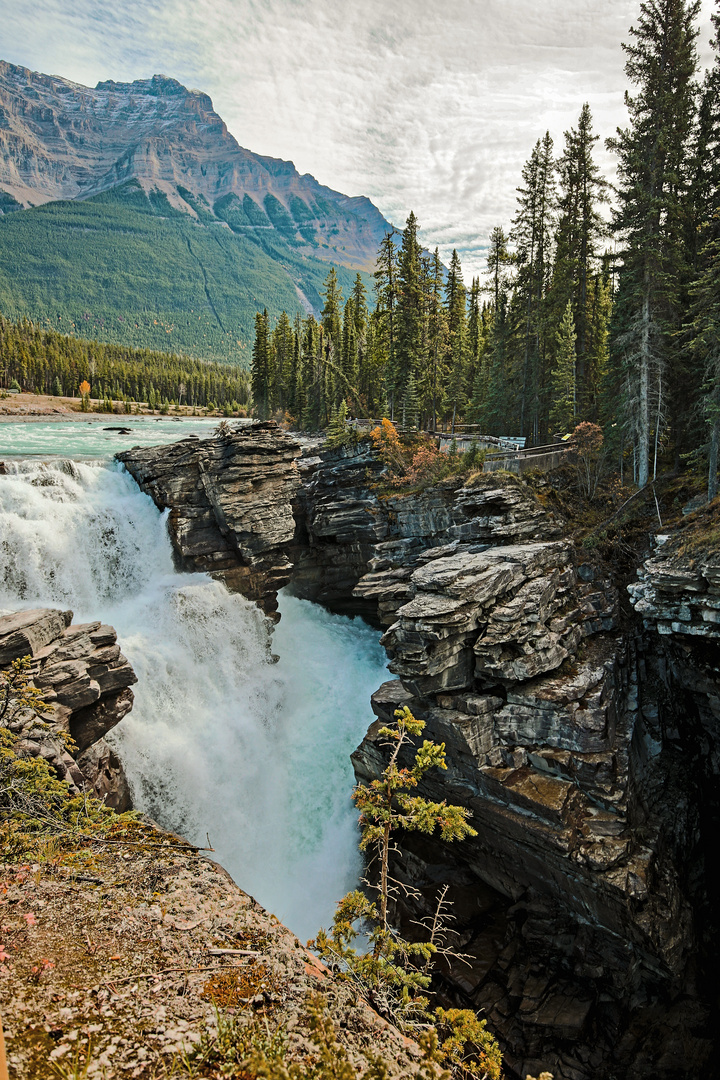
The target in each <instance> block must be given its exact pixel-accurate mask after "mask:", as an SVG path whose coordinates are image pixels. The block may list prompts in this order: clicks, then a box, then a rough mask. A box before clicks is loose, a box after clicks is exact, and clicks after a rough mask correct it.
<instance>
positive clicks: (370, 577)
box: [291, 445, 559, 626]
mask: <svg viewBox="0 0 720 1080" xmlns="http://www.w3.org/2000/svg"><path fill="white" fill-rule="evenodd" d="M299 464H300V472H301V475H302V487H301V489H300V492H299V494H298V498H297V501H296V505H295V514H296V517H297V521H298V530H297V535H296V550H295V553H294V561H295V566H294V569H293V575H292V583H291V589H292V591H293V592H294V593H295V594H296V595H298V596H301V597H304V598H305V599H309V600H315V601H317V602H318V603H321V604H325V605H326V606H328V607H330V608H332V609H334V610H338V611H344V612H347V613H349V614H360V615H363V616H365V617H366V618H368V619H369V620H370V621H371V622H376V623H379V624H380V625H383V626H389V625H390V623H392V622H393V620H394V617H395V612H396V611H397V610H398V608H399V607H401V606H402V605H403V604H404V603H405V602H406V601H407V600H409V599H410V597H411V596H412V595H413V592H414V590H413V588H412V587H411V585H410V576H411V574H412V573H413V571H414V569H415V568H416V567H417V566H418V565H420V562H419V559H420V557H421V556H422V555H423V553H424V552H426V551H428V549H431V548H435V549H438V550H437V551H436V555H440V554H441V553H442V552H441V551H440V548H442V549H444V554H446V555H447V556H451V555H463V554H473V553H477V552H479V551H483V550H484V549H485V548H487V547H490V546H493V545H496V544H505V543H513V542H516V541H518V540H522V539H527V538H530V537H532V536H534V535H536V533H537V532H538V530H539V529H542V530H543V536H544V537H545V538H547V539H549V538H553V537H557V536H558V535H559V528H558V525H557V523H556V522H555V521H553V520H552V519H551V517H550V515H548V514H547V513H545V512H544V511H543V510H542V509H541V508H540V507H538V505H537V503H536V502H535V500H534V499H532V498H531V497H530V495H529V494H528V492H527V490H526V489H525V488H524V487H523V485H522V484H520V483H519V482H515V481H513V480H507V481H506V482H505V483H502V484H501V483H498V481H497V480H495V479H493V478H492V477H490V476H487V477H483V476H481V477H479V478H478V482H477V483H476V484H475V485H474V486H473V487H472V488H471V489H466V488H462V487H458V484H457V483H456V482H453V481H446V482H443V483H440V484H437V485H436V486H434V487H432V488H429V489H427V490H425V491H423V492H419V493H418V494H414V495H406V494H404V493H398V494H390V495H380V494H378V492H377V491H376V490H375V489H374V487H373V482H374V481H376V480H378V479H379V477H380V475H381V473H382V472H383V466H382V464H381V463H380V462H379V461H378V460H377V457H376V456H375V455H374V454H373V452H372V450H371V449H370V448H367V447H365V448H363V447H362V445H361V448H360V449H359V450H345V449H343V448H339V449H337V450H329V451H324V452H323V453H322V455H321V456H320V457H318V456H315V457H311V458H309V459H308V460H307V461H306V462H305V461H302V460H301V461H300V463H299Z"/></svg>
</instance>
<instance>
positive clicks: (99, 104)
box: [0, 60, 389, 363]
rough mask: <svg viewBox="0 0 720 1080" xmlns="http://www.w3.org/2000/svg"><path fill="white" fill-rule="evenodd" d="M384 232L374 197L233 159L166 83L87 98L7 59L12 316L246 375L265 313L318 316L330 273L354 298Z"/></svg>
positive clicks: (6, 306)
mask: <svg viewBox="0 0 720 1080" xmlns="http://www.w3.org/2000/svg"><path fill="white" fill-rule="evenodd" d="M387 228H389V223H388V222H387V221H386V220H385V218H383V216H382V214H381V213H380V211H379V210H378V209H377V207H375V206H373V204H372V203H371V202H370V200H369V199H366V198H363V197H360V196H356V197H350V196H347V195H343V194H342V193H340V192H337V191H333V190H332V189H330V188H327V187H324V186H323V185H322V184H319V183H318V181H317V180H315V178H314V177H313V176H310V175H309V174H305V175H302V176H301V175H300V174H299V173H298V171H297V170H296V168H295V166H294V165H293V163H292V162H291V161H283V160H280V159H277V158H270V157H264V156H262V155H259V154H255V153H253V152H252V151H251V150H247V149H245V148H244V147H242V146H240V145H239V144H238V142H237V140H236V139H235V138H234V137H233V136H232V135H231V134H230V132H229V131H228V130H227V127H226V125H225V124H224V122H223V120H222V118H221V117H220V116H218V114H217V113H216V112H215V111H214V109H213V105H212V101H211V100H210V98H209V97H208V96H207V95H206V94H203V93H201V92H199V91H197V90H188V89H187V88H186V87H184V86H182V85H181V84H180V83H179V82H177V81H176V80H175V79H170V78H167V77H165V76H162V75H155V76H153V77H152V78H150V79H140V80H136V81H135V82H133V83H116V82H112V81H109V82H103V83H98V85H97V86H96V87H94V88H91V87H86V86H80V85H79V84H77V83H73V82H69V81H68V80H66V79H62V78H60V77H59V76H55V75H43V74H40V73H38V72H33V71H29V70H28V69H27V68H22V67H18V66H16V65H14V64H8V63H5V62H3V61H1V60H0V311H3V312H4V313H5V315H8V316H10V317H22V316H27V317H29V318H32V319H33V320H35V321H36V322H41V323H45V324H46V325H50V326H52V327H53V328H61V329H64V330H66V331H68V330H70V331H72V332H73V333H76V334H81V335H83V336H87V337H94V338H98V339H100V340H107V341H115V342H118V343H120V344H125V345H131V346H135V347H147V348H153V349H160V350H166V349H170V350H172V351H176V352H185V353H189V354H190V355H192V356H198V357H205V358H206V359H212V360H226V361H229V362H233V363H237V362H240V363H242V362H245V361H246V360H247V359H248V356H249V348H250V344H251V341H252V326H253V317H254V314H255V311H256V309H257V307H258V305H267V307H268V310H269V311H270V312H271V314H272V315H274V316H277V315H279V313H280V311H281V310H282V309H283V308H286V309H287V310H289V311H298V312H303V311H310V310H319V307H320V305H321V301H320V297H319V295H318V289H319V287H320V284H321V282H322V280H323V278H324V277H325V275H326V274H327V270H328V264H330V263H332V264H334V265H336V266H337V267H338V274H339V276H340V279H341V280H342V281H344V282H345V284H346V285H347V286H349V285H350V284H351V282H352V280H353V278H354V276H355V274H356V273H357V272H358V271H359V272H361V273H366V272H369V271H371V270H372V265H373V262H374V256H375V250H376V248H377V245H378V243H379V242H380V240H381V239H382V236H383V233H384V232H385V230H386V229H387ZM369 280H370V279H369V278H368V281H369Z"/></svg>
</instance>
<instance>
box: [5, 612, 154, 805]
mask: <svg viewBox="0 0 720 1080" xmlns="http://www.w3.org/2000/svg"><path fill="white" fill-rule="evenodd" d="M24 656H30V657H31V658H32V664H31V667H30V674H31V677H32V681H33V683H34V685H35V686H36V687H37V688H38V689H39V690H41V691H42V694H43V698H44V700H45V701H46V702H47V704H48V705H49V706H51V708H49V709H48V710H47V712H46V713H41V714H40V716H41V720H42V721H44V722H46V724H47V727H46V728H45V729H43V728H40V727H39V726H38V725H37V723H36V721H35V717H34V716H33V715H30V714H24V713H20V714H19V715H18V716H17V718H16V719H15V720H13V721H11V722H10V725H9V726H10V729H11V730H12V731H13V732H14V733H15V734H16V735H18V736H19V739H18V742H17V743H16V751H17V752H18V753H20V754H25V755H28V756H31V757H37V756H41V757H43V758H45V759H46V760H47V761H48V762H49V763H50V764H51V765H52V767H53V768H54V769H55V771H56V772H57V774H58V776H59V777H60V779H61V780H65V781H66V783H67V784H68V785H69V787H70V790H71V791H72V792H75V793H77V792H79V791H93V792H94V793H95V794H96V795H97V796H98V797H99V798H103V799H104V800H105V802H106V805H108V806H110V807H112V808H113V809H115V810H118V811H123V810H128V809H130V807H131V805H132V804H131V799H130V791H129V788H128V784H127V781H126V779H125V775H124V773H123V770H122V766H121V764H120V762H119V760H118V758H117V755H116V754H115V753H114V751H113V750H111V748H110V747H109V746H108V745H107V743H106V742H105V740H104V736H105V735H106V734H107V733H108V731H110V730H112V728H114V727H115V726H116V724H119V723H120V721H121V720H122V718H123V717H124V716H126V715H127V713H128V712H129V711H130V709H131V708H132V704H133V692H132V690H131V689H130V687H131V686H132V685H133V683H136V682H137V677H136V675H135V672H134V671H133V669H132V667H131V666H130V664H129V663H128V661H127V660H126V658H125V657H124V656H123V654H122V653H121V651H120V646H119V645H118V644H117V635H116V633H115V630H114V629H113V628H112V626H105V625H103V624H101V623H99V622H95V623H79V624H74V623H73V622H72V612H71V611H60V610H57V609H53V608H35V609H32V610H29V611H19V612H16V613H14V614H12V615H5V616H3V617H2V618H0V668H5V669H7V668H8V667H9V665H10V664H12V661H13V660H17V659H19V658H21V657H24ZM63 732H65V733H67V734H69V735H70V736H71V737H72V740H73V742H74V743H75V745H76V747H77V749H74V750H73V753H72V754H71V753H70V751H69V750H68V748H67V746H66V744H65V742H64V740H63V738H62V733H63ZM73 754H74V755H75V756H73Z"/></svg>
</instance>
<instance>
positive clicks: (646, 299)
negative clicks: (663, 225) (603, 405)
mask: <svg viewBox="0 0 720 1080" xmlns="http://www.w3.org/2000/svg"><path fill="white" fill-rule="evenodd" d="M638 381H639V387H638V389H639V401H638V428H637V431H638V437H637V447H638V463H637V468H638V475H637V482H638V486H639V487H641V488H642V487H645V485H646V484H647V482H648V479H649V475H650V462H649V450H650V402H649V400H648V399H649V392H650V292H649V289H648V287H647V283H646V286H645V294H644V296H643V304H642V325H641V329H640V361H639V371H638Z"/></svg>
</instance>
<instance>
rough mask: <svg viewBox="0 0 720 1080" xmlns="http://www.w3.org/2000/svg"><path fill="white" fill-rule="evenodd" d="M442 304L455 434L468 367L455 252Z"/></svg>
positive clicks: (461, 288) (463, 301)
mask: <svg viewBox="0 0 720 1080" xmlns="http://www.w3.org/2000/svg"><path fill="white" fill-rule="evenodd" d="M445 304H446V308H447V322H448V340H447V354H446V355H447V369H448V375H447V401H448V406H449V408H450V409H451V410H452V430H453V432H454V431H455V421H456V419H457V415H458V413H459V412H462V410H463V409H464V407H465V401H466V389H465V386H466V363H467V302H466V293H465V283H464V282H463V276H462V267H461V265H460V258H459V256H458V253H457V251H456V250H455V249H453V253H452V257H451V259H450V269H449V271H448V276H447V281H446V283H445Z"/></svg>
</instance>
